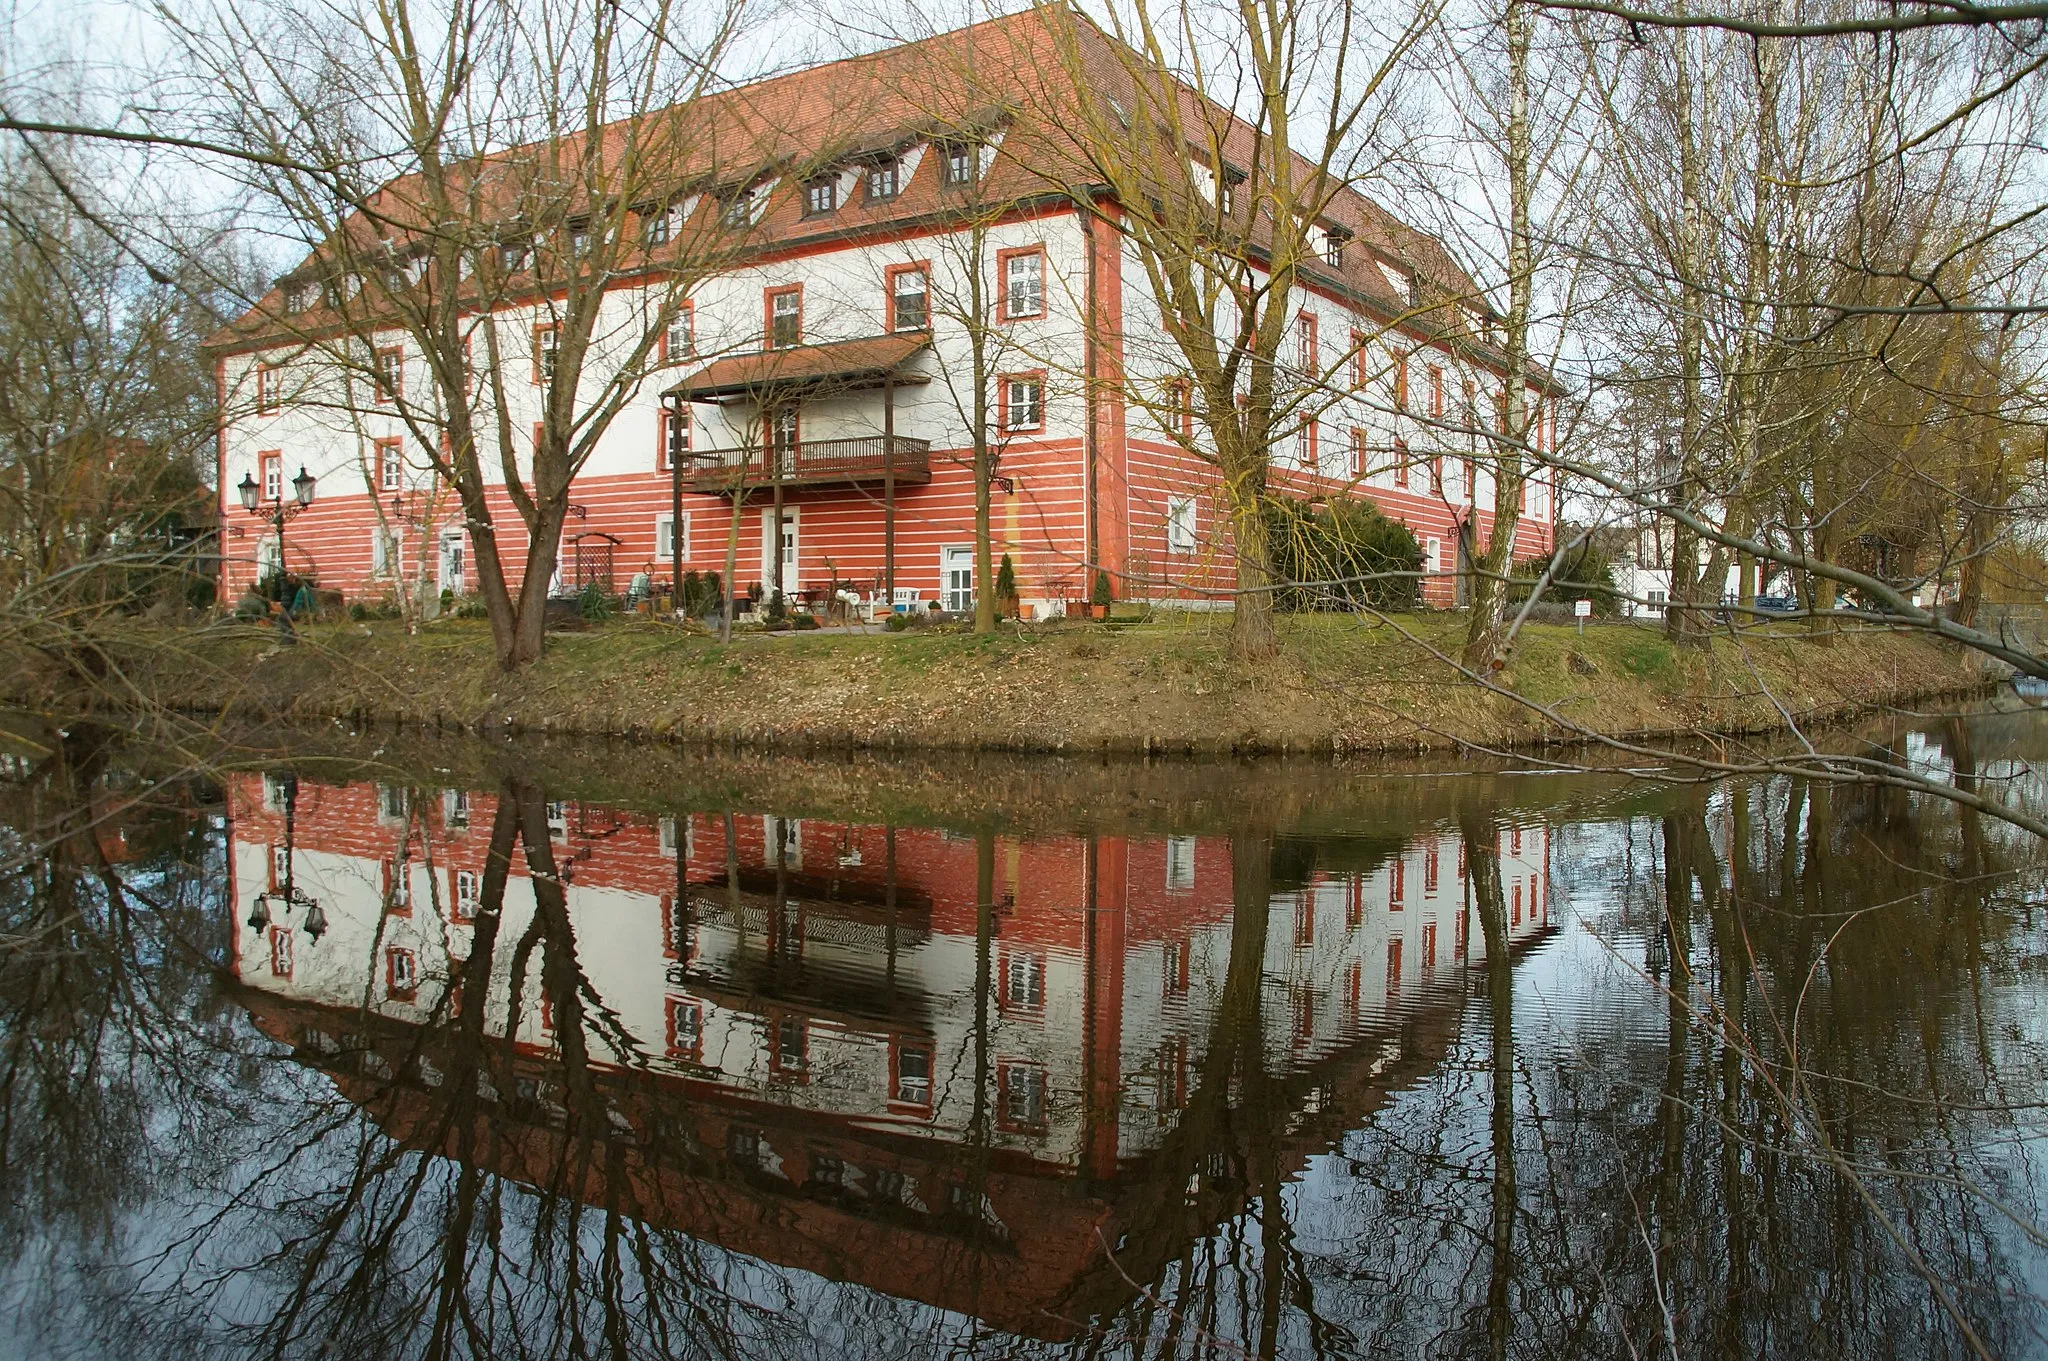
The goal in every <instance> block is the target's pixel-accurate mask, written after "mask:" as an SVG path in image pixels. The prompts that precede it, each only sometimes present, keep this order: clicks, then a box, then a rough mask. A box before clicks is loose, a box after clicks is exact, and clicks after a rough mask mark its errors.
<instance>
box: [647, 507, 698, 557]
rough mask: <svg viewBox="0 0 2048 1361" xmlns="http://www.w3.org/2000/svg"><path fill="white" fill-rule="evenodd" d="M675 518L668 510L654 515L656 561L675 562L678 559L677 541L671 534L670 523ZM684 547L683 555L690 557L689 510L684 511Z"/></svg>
mask: <svg viewBox="0 0 2048 1361" xmlns="http://www.w3.org/2000/svg"><path fill="white" fill-rule="evenodd" d="M673 519H674V517H673V516H672V515H671V514H670V513H669V512H668V511H663V512H662V513H661V514H659V515H657V516H655V517H654V560H655V561H656V562H674V561H675V560H676V554H675V543H674V541H673V539H672V537H671V535H670V534H669V528H670V524H671V522H672V521H673ZM682 548H683V557H684V558H688V557H689V556H690V513H689V512H688V511H684V512H683V533H682Z"/></svg>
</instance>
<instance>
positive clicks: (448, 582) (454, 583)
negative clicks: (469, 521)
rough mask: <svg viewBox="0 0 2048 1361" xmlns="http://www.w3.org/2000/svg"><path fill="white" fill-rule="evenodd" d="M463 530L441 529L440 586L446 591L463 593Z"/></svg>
mask: <svg viewBox="0 0 2048 1361" xmlns="http://www.w3.org/2000/svg"><path fill="white" fill-rule="evenodd" d="M462 548H463V538H462V531H461V530H459V529H444V530H442V531H441V576H440V587H441V589H442V590H444V591H453V592H455V594H457V595H461V594H462V593H463V590H464V587H463V581H462V565H463V564H462Z"/></svg>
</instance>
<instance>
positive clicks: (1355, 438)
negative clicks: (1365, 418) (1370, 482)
mask: <svg viewBox="0 0 2048 1361" xmlns="http://www.w3.org/2000/svg"><path fill="white" fill-rule="evenodd" d="M1370 458H1371V454H1370V451H1369V450H1368V449H1367V447H1366V442H1365V431H1363V430H1359V429H1356V428H1353V430H1352V431H1351V475H1352V476H1353V477H1364V476H1365V475H1366V473H1367V472H1369V471H1370V469H1368V468H1367V466H1366V464H1367V463H1368V462H1369V461H1370Z"/></svg>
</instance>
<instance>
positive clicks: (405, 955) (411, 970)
mask: <svg viewBox="0 0 2048 1361" xmlns="http://www.w3.org/2000/svg"><path fill="white" fill-rule="evenodd" d="M419 986H420V966H419V960H418V959H417V958H416V957H415V956H414V955H413V952H412V951H410V950H405V949H401V948H399V947H398V946H396V945H394V946H391V947H390V948H388V949H386V950H385V951H384V991H385V992H386V993H387V994H389V996H390V997H391V1000H392V1001H394V1002H410V1001H412V1000H413V998H414V996H416V995H417V994H418V992H419Z"/></svg>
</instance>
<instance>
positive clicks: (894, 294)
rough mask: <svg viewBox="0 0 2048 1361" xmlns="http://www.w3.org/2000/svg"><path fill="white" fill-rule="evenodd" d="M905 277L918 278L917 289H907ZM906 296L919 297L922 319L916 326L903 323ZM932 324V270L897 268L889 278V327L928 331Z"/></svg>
mask: <svg viewBox="0 0 2048 1361" xmlns="http://www.w3.org/2000/svg"><path fill="white" fill-rule="evenodd" d="M905 279H915V280H917V284H918V286H917V288H916V290H915V291H910V290H906V289H905V288H904V287H903V281H904V280H905ZM906 296H908V297H914V298H916V299H917V307H918V311H919V312H920V313H921V314H922V320H920V321H919V322H918V324H917V325H915V326H905V325H904V324H903V299H904V298H905V297H906ZM931 325H932V279H931V271H930V270H928V269H923V268H918V269H899V270H897V271H896V273H895V274H894V275H893V276H891V278H890V280H889V329H890V330H892V331H928V330H930V329H931Z"/></svg>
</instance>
